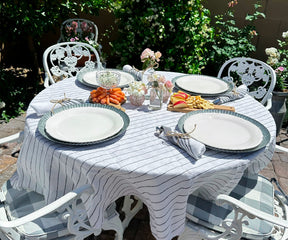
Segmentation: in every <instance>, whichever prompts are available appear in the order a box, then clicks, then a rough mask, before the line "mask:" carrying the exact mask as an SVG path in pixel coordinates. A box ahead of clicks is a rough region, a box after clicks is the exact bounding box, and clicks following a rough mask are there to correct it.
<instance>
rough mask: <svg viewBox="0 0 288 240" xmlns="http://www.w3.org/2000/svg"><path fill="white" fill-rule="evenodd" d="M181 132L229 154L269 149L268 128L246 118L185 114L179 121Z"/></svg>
mask: <svg viewBox="0 0 288 240" xmlns="http://www.w3.org/2000/svg"><path fill="white" fill-rule="evenodd" d="M178 127H179V129H180V131H182V132H185V133H190V132H191V131H192V130H193V129H194V128H195V130H194V131H192V133H191V134H190V136H191V137H192V138H194V139H196V140H198V141H199V142H202V143H203V144H205V145H206V146H207V147H208V148H211V149H214V150H219V151H225V152H251V151H256V150H259V149H261V148H263V147H265V146H266V145H267V144H268V143H269V141H270V133H269V131H268V130H267V128H266V127H265V126H263V125H262V124H261V123H259V122H258V121H256V120H254V119H252V118H249V117H247V116H245V115H242V114H239V113H235V112H230V111H223V110H216V109H209V110H199V111H194V112H190V113H187V114H185V115H184V116H182V117H181V118H180V119H179V122H178Z"/></svg>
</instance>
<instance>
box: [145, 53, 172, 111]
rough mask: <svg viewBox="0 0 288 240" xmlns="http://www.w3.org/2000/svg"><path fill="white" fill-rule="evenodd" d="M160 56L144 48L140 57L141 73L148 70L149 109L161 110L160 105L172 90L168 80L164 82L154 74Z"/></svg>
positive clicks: (160, 76)
mask: <svg viewBox="0 0 288 240" xmlns="http://www.w3.org/2000/svg"><path fill="white" fill-rule="evenodd" d="M161 56H162V54H161V52H159V51H157V52H154V51H152V50H151V49H149V48H146V49H145V50H144V51H143V52H142V53H141V56H140V59H141V62H142V63H143V67H142V69H143V73H144V72H145V71H147V70H150V74H149V75H148V77H147V86H148V89H150V104H149V109H151V110H157V109H161V107H162V103H163V102H167V101H168V99H169V97H170V94H171V92H172V89H173V84H172V82H171V81H170V80H166V79H165V77H164V76H162V75H159V74H157V73H155V69H156V68H158V67H159V62H160V58H161Z"/></svg>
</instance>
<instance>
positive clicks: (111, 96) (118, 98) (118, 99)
mask: <svg viewBox="0 0 288 240" xmlns="http://www.w3.org/2000/svg"><path fill="white" fill-rule="evenodd" d="M110 98H114V99H116V100H117V101H119V102H120V101H121V98H120V97H119V96H117V95H114V94H110Z"/></svg>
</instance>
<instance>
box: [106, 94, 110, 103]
mask: <svg viewBox="0 0 288 240" xmlns="http://www.w3.org/2000/svg"><path fill="white" fill-rule="evenodd" d="M106 104H110V97H109V95H108V94H107V96H106Z"/></svg>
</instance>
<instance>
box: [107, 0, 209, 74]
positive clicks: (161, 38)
mask: <svg viewBox="0 0 288 240" xmlns="http://www.w3.org/2000/svg"><path fill="white" fill-rule="evenodd" d="M201 2H202V1H201V0H194V1H188V0H185V1H182V0H175V1H165V0H145V1H139V0H138V1H137V0H136V1H135V0H127V1H122V2H121V3H120V4H118V5H115V7H114V14H115V16H116V19H117V21H118V34H119V35H118V38H117V40H116V41H114V42H112V46H113V53H112V54H113V55H115V54H116V55H117V56H118V57H119V58H120V65H121V66H123V65H125V64H131V65H134V66H135V67H138V68H139V67H140V66H141V62H140V58H139V56H140V54H141V52H142V51H143V50H144V49H145V48H151V49H155V51H158V50H159V51H160V52H161V53H162V54H163V59H164V60H163V61H161V63H160V69H163V70H173V71H180V72H189V73H200V72H201V69H202V68H203V67H204V66H205V65H206V63H207V60H208V59H207V58H205V57H204V56H206V55H207V53H208V49H207V43H208V42H210V41H212V36H213V31H212V29H211V28H210V27H209V25H210V17H209V14H210V13H209V10H208V9H206V8H204V7H203V5H202V4H201Z"/></svg>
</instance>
